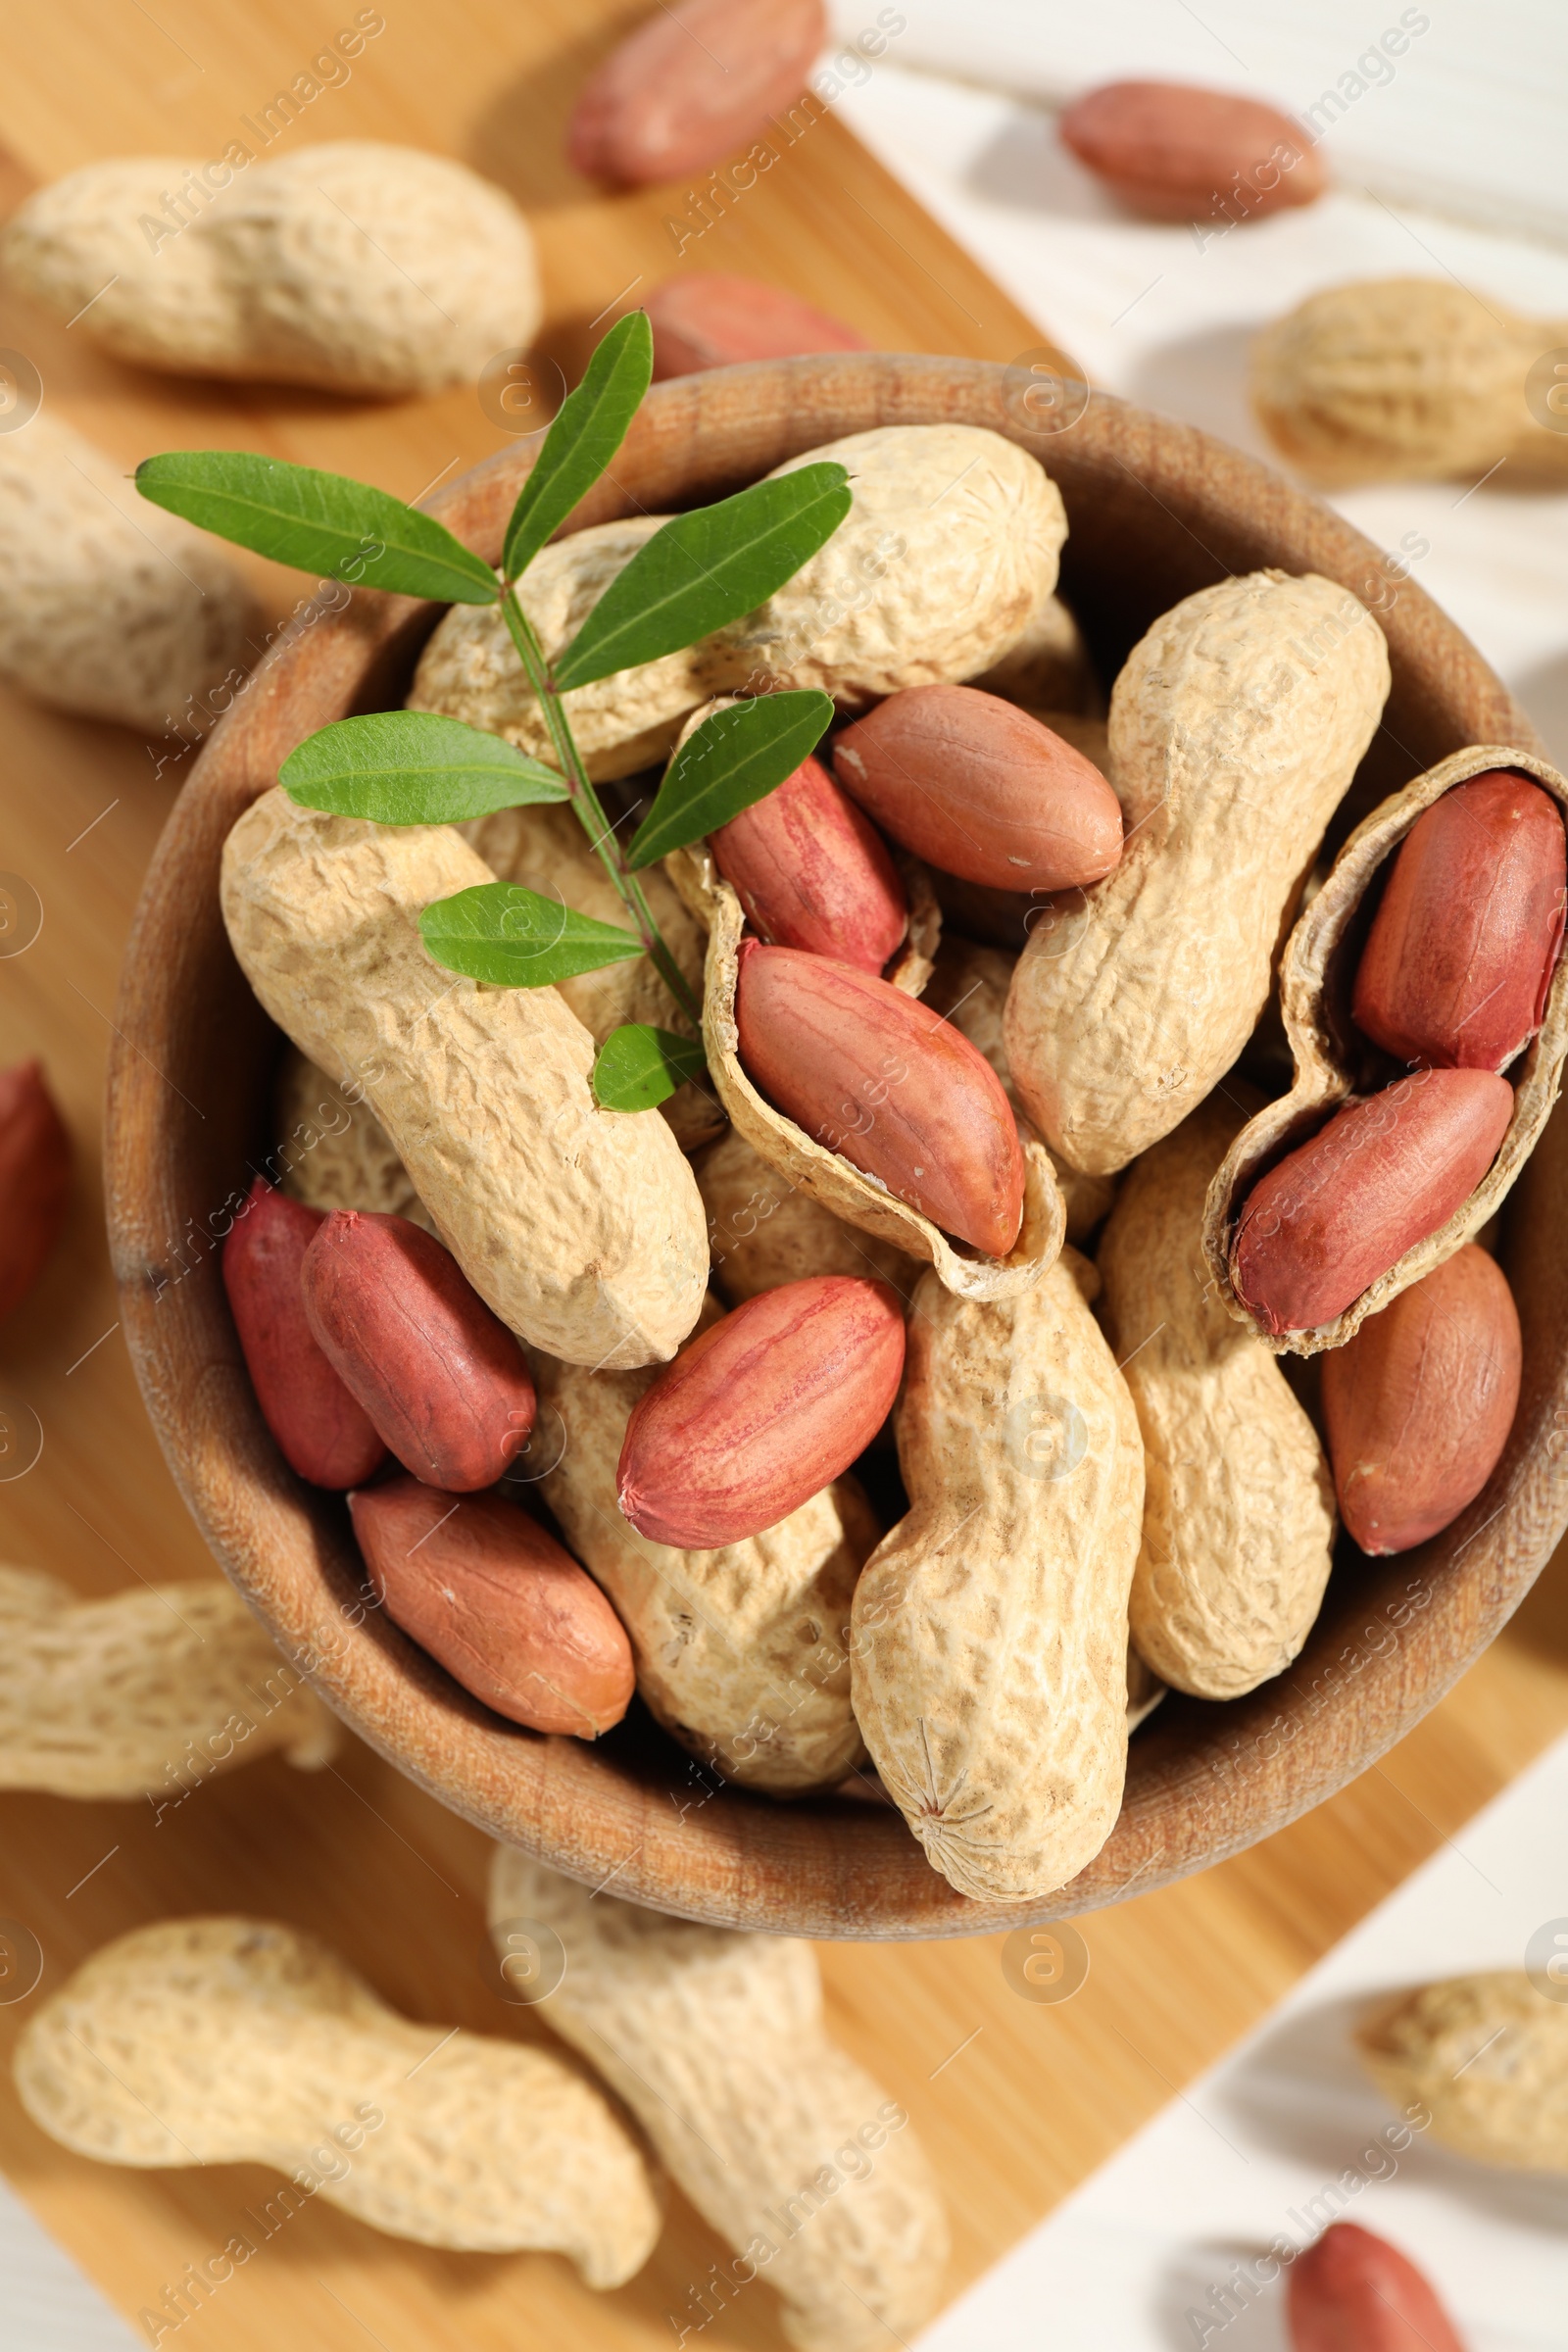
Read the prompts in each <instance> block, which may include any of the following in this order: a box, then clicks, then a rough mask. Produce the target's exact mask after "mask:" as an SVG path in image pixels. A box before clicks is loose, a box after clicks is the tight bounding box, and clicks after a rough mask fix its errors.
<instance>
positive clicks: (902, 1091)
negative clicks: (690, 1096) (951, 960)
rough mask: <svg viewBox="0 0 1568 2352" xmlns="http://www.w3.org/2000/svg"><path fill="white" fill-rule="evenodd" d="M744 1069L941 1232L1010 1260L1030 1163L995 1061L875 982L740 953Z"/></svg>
mask: <svg viewBox="0 0 1568 2352" xmlns="http://www.w3.org/2000/svg"><path fill="white" fill-rule="evenodd" d="M735 1025H736V1029H737V1031H738V1033H739V1039H740V1057H741V1062H742V1065H743V1066H744V1068H745V1069H746V1071H747V1073H748V1075H749V1076H750V1077H751V1078H752V1080H753V1081H754V1083H755V1084H756V1085H758V1086H759V1087H760V1089H761V1090H762V1092H763V1094H765V1095H766V1096H767V1097H768V1098H769V1099H770V1101H772V1102H773V1103H776V1104H777V1106H778V1108H779V1109H780V1110H782V1111H783V1112H784V1113H785V1114H786V1115H787V1116H788V1117H789V1118H792V1119H794V1120H795V1122H796V1123H797V1125H798V1126H801V1127H804V1128H805V1130H806V1132H807V1134H808V1135H809V1136H811V1137H812V1138H813V1139H814V1141H816V1142H817V1143H819V1144H824V1145H825V1146H826V1147H827V1148H828V1150H829V1151H832V1152H840V1153H841V1154H842V1155H843V1157H844V1158H845V1159H847V1160H849V1161H850V1163H851V1164H852V1166H854V1167H857V1168H859V1169H860V1170H861V1171H862V1173H863V1174H865V1175H868V1176H874V1177H876V1178H878V1179H879V1181H880V1182H881V1183H883V1184H885V1185H886V1186H887V1188H888V1190H889V1192H890V1193H893V1194H895V1195H896V1196H897V1198H898V1199H899V1200H901V1201H907V1203H908V1204H909V1206H910V1207H911V1208H917V1209H918V1210H919V1211H920V1213H921V1214H922V1216H926V1217H929V1218H930V1219H931V1222H932V1223H933V1224H934V1225H940V1226H941V1227H942V1229H943V1230H944V1232H947V1233H952V1234H956V1236H957V1237H958V1239H959V1240H960V1241H965V1242H968V1243H970V1244H971V1245H972V1247H973V1248H974V1249H976V1250H983V1251H985V1253H986V1254H987V1255H988V1256H991V1257H1005V1255H1006V1253H1007V1251H1008V1250H1010V1249H1011V1248H1012V1246H1013V1244H1014V1243H1015V1242H1016V1241H1017V1239H1018V1231H1019V1228H1020V1226H1021V1225H1022V1223H1023V1176H1024V1170H1023V1152H1022V1150H1021V1148H1020V1146H1019V1142H1018V1129H1017V1123H1016V1121H1015V1120H1014V1118H1013V1115H1012V1106H1011V1104H1010V1103H1008V1101H1007V1098H1006V1096H1005V1093H1004V1092H1003V1087H1002V1081H1001V1079H1000V1078H999V1077H998V1076H997V1074H996V1072H995V1070H994V1069H993V1068H992V1067H991V1064H990V1063H989V1062H988V1061H987V1060H986V1058H985V1055H984V1054H981V1053H979V1052H977V1051H976V1049H975V1048H974V1047H973V1046H971V1045H970V1043H969V1041H968V1039H967V1038H966V1037H964V1036H963V1035H961V1033H960V1032H959V1031H958V1030H956V1028H955V1027H954V1026H953V1023H952V1022H951V1021H945V1020H943V1018H942V1017H941V1015H940V1014H939V1013H935V1012H932V1011H931V1010H930V1009H929V1007H928V1006H926V1005H921V1004H920V1003H919V1002H918V1001H917V1000H916V999H915V998H913V997H908V996H906V995H905V994H904V992H903V991H902V990H901V989H897V988H894V987H893V986H892V985H891V984H890V983H889V982H888V981H886V980H876V979H873V978H872V976H871V975H870V973H869V972H858V971H855V970H854V969H853V968H852V967H851V966H850V965H849V964H847V963H834V962H831V961H830V960H829V958H828V957H827V956H807V955H804V954H802V953H801V951H800V950H799V949H796V948H764V947H760V946H759V945H758V944H757V942H756V941H755V940H746V941H743V942H742V945H741V952H740V969H739V973H738V976H737V980H736V989H735Z"/></svg>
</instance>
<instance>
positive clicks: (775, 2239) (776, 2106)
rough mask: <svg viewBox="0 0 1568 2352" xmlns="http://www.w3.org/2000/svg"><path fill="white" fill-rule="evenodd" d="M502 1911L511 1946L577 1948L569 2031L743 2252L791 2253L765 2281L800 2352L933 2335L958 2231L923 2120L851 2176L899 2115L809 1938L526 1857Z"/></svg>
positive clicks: (512, 1870)
mask: <svg viewBox="0 0 1568 2352" xmlns="http://www.w3.org/2000/svg"><path fill="white" fill-rule="evenodd" d="M489 1911H490V1923H491V1927H492V1929H493V1930H494V1931H496V1932H497V1935H498V1939H499V1936H500V1933H501V1931H503V1929H504V1927H505V1924H506V1923H507V1922H508V1921H510V1920H522V1919H525V1920H528V1921H530V1922H537V1923H539V1924H542V1925H544V1926H547V1927H549V1928H551V1929H553V1930H554V1932H555V1934H556V1935H557V1936H560V1938H561V1941H562V1944H563V1946H564V1951H565V1955H566V1974H565V1978H564V1982H563V1984H562V1986H561V1989H560V1991H559V1992H557V1993H556V1994H555V1995H553V1997H552V1998H551V2000H550V2002H549V2004H548V2007H547V2009H546V2011H545V2014H546V2016H547V2017H548V2019H549V2022H550V2024H551V2025H552V2026H553V2027H554V2029H555V2030H556V2032H557V2033H559V2034H561V2035H562V2036H563V2037H564V2039H565V2040H567V2041H569V2042H571V2043H572V2044H573V2045H574V2046H575V2047H576V2048H577V2049H579V2050H581V2052H582V2054H583V2056H584V2057H585V2058H587V2059H588V2060H589V2061H590V2062H591V2063H592V2065H594V2066H595V2067H597V2068H598V2069H599V2071H600V2072H601V2073H602V2074H603V2075H604V2077H605V2079H606V2081H607V2082H610V2084H611V2085H612V2087H613V2089H615V2090H617V2091H619V2093H620V2095H621V2097H622V2098H623V2099H624V2100H625V2102H626V2104H627V2106H628V2107H629V2108H630V2109H631V2110H632V2112H633V2114H634V2115H635V2116H636V2117H637V2119H638V2121H639V2122H640V2123H641V2124H642V2126H643V2129H644V2130H645V2131H647V2133H648V2136H649V2138H650V2139H651V2140H652V2141H653V2143H654V2146H655V2148H656V2149H657V2150H658V2152H659V2154H660V2155H661V2156H662V2158H663V2160H664V2162H665V2164H666V2165H667V2166H668V2168H669V2170H670V2172H671V2174H672V2175H673V2176H674V2178H675V2180H677V2181H678V2182H679V2183H680V2185H681V2187H682V2188H683V2189H684V2190H685V2192H686V2194H687V2196H688V2197H690V2199H691V2201H692V2203H693V2204H694V2205H695V2206H696V2207H697V2209H698V2211H699V2212H700V2213H701V2214H702V2215H703V2216H704V2218H705V2219H706V2220H707V2221H708V2222H710V2223H711V2226H712V2227H713V2229H716V2230H717V2231H718V2233H719V2235H720V2236H721V2237H722V2238H723V2239H724V2240H725V2242H726V2243H727V2244H728V2245H730V2246H732V2247H734V2248H735V2249H736V2250H737V2251H738V2252H744V2251H745V2250H746V2249H747V2247H748V2246H754V2245H755V2241H756V2240H757V2239H759V2238H760V2239H761V2240H762V2241H763V2242H764V2244H766V2245H769V2246H771V2247H773V2248H774V2249H775V2250H774V2251H773V2253H772V2254H771V2256H770V2257H769V2258H768V2259H767V2260H766V2261H765V2262H761V2263H760V2264H759V2268H758V2274H757V2275H758V2276H760V2278H764V2279H765V2280H766V2281H767V2283H768V2285H770V2286H772V2287H774V2288H776V2290H777V2291H778V2293H779V2295H780V2296H781V2297H782V2298H783V2303H784V2311H783V2324H784V2332H785V2334H786V2336H787V2337H788V2338H789V2341H790V2342H791V2343H792V2344H794V2345H796V2346H797V2347H799V2352H884V2347H885V2346H886V2345H887V2343H888V2342H889V2341H890V2340H892V2339H896V2340H900V2341H902V2340H903V2339H904V2338H905V2337H906V2336H907V2335H909V2334H912V2333H913V2332H914V2330H915V2329H916V2328H917V2327H919V2325H920V2323H921V2322H922V2321H923V2320H925V2319H926V2318H928V2317H929V2316H930V2312H931V2309H932V2306H933V2304H934V2303H935V2301H936V2298H937V2294H938V2291H939V2289H940V2287H941V2283H942V2276H943V2272H944V2270H945V2268H946V2265H947V2258H948V2228H947V2217H946V2215H945V2214H944V2212H943V2209H942V2205H941V2201H940V2199H939V2197H938V2194H937V2190H936V2186H935V2183H934V2182H933V2180H932V2178H931V2173H930V2168H929V2166H928V2165H927V2163H926V2159H925V2153H924V2151H923V2149H922V2148H921V2146H920V2143H919V2141H918V2140H917V2139H916V2137H915V2135H914V2131H913V2128H912V2127H911V2126H910V2125H909V2124H908V2123H907V2122H905V2123H904V2124H903V2125H902V2126H900V2127H899V2128H897V2129H894V2130H891V2131H888V2132H887V2136H886V2138H885V2139H884V2140H883V2141H882V2144H881V2145H880V2146H878V2147H877V2148H876V2150H875V2152H874V2153H866V2154H865V2155H864V2158H863V2161H864V2163H865V2164H866V2165H867V2166H868V2167H869V2170H868V2171H867V2172H866V2173H865V2175H864V2177H862V2178H858V2179H857V2178H855V2177H853V2175H852V2174H851V2172H850V2171H849V2170H848V2169H847V2168H845V2167H844V2166H843V2165H841V2164H837V2163H835V2155H836V2153H837V2152H839V2151H842V2150H844V2149H845V2148H846V2147H848V2146H850V2145H851V2144H853V2143H854V2142H855V2140H856V2137H857V2134H858V2132H859V2131H861V2130H862V2129H867V2130H872V2129H874V2128H876V2127H877V2126H878V2124H879V2119H880V2121H881V2122H882V2123H883V2125H884V2126H885V2123H886V2115H887V2110H888V2108H889V2107H891V2106H892V2105H893V2104H894V2103H893V2102H892V2101H890V2100H889V2098H888V2095H887V2093H886V2092H885V2091H884V2090H883V2088H882V2086H881V2085H880V2084H879V2083H877V2082H873V2081H872V2079H871V2077H870V2076H869V2075H867V2074H866V2073H865V2072H864V2071H863V2069H862V2068H860V2067H858V2066H857V2064H856V2063H855V2061H854V2060H853V2059H852V2058H850V2057H849V2056H847V2055H846V2053H845V2052H844V2051H843V2050H841V2049H839V2048H838V2047H837V2045H836V2044H835V2043H833V2042H831V2041H830V2040H829V2039H828V2037H827V2035H826V2034H825V2033H824V2032H823V2028H822V1987H821V1980H820V1977H819V1975H818V1973H817V1964H816V1957H815V1954H814V1953H813V1952H812V1950H811V1947H810V1945H809V1943H805V1942H802V1941H800V1940H798V1939H797V1938H795V1937H793V1936H751V1935H736V1934H733V1933H731V1932H729V1931H727V1930H725V1929H722V1928H705V1927H694V1926H691V1925H689V1924H688V1923H687V1922H685V1921H683V1920H677V1919H665V1918H662V1917H661V1916H660V1915H659V1914H658V1913H657V1912H653V1911H646V1910H643V1909H640V1908H639V1907H637V1906H636V1905H634V1904H631V1903H624V1902H619V1901H617V1900H616V1898H615V1897H614V1896H613V1894H604V1893H600V1894H597V1895H594V1894H590V1892H589V1889H588V1888H587V1887H579V1886H577V1885H576V1884H575V1883H574V1882H573V1881H571V1880H569V1879H564V1878H562V1877H560V1876H559V1875H558V1874H557V1873H556V1872H554V1871H551V1870H547V1869H546V1868H545V1866H544V1865H543V1864H542V1863H539V1862H535V1861H533V1860H531V1859H530V1858H529V1857H528V1856H526V1855H523V1854H519V1853H515V1852H512V1851H510V1850H508V1849H507V1848H506V1847H498V1848H497V1849H496V1854H495V1860H494V1864H493V1866H492V1871H491V1879H490V1901H489ZM898 2112H900V2113H902V2112H903V2111H902V2110H898ZM685 2118H691V2119H692V2126H695V2128H692V2127H691V2126H688V2124H687V2123H686V2122H685V2121H684V2120H683V2119H685ZM862 2146H863V2143H862ZM824 2174H826V2175H827V2176H828V2179H827V2180H825V2179H824ZM829 2180H830V2181H831V2185H829ZM813 2184H814V2185H813Z"/></svg>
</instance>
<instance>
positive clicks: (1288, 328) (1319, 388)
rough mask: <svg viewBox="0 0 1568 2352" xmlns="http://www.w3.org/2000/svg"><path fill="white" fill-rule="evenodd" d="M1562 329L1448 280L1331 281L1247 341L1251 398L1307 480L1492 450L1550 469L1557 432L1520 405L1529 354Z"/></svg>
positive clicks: (1493, 454) (1438, 465) (1558, 463)
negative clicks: (1252, 341) (1336, 283)
mask: <svg viewBox="0 0 1568 2352" xmlns="http://www.w3.org/2000/svg"><path fill="white" fill-rule="evenodd" d="M1565 335H1568V326H1565V325H1564V324H1563V323H1562V321H1560V320H1558V321H1552V320H1543V321H1541V322H1540V323H1539V324H1538V323H1537V322H1536V321H1535V320H1533V319H1522V318H1520V317H1519V316H1518V314H1517V313H1516V312H1511V311H1509V310H1508V309H1507V308H1506V306H1505V305H1504V304H1502V303H1499V302H1495V301H1493V300H1490V299H1489V300H1487V301H1483V300H1482V298H1481V296H1480V295H1479V294H1473V293H1471V292H1470V290H1469V289H1468V288H1467V287H1465V286H1461V285H1459V284H1457V283H1455V282H1453V281H1451V280H1450V279H1447V278H1422V277H1396V278H1379V279H1373V280H1369V281H1366V282H1363V283H1356V284H1351V285H1346V286H1331V287H1329V288H1328V289H1327V290H1326V291H1325V292H1323V293H1321V294H1314V295H1312V296H1311V297H1310V298H1309V299H1308V300H1307V301H1305V302H1303V303H1301V304H1300V305H1299V308H1298V309H1296V310H1294V311H1292V312H1291V313H1290V314H1289V315H1288V316H1287V317H1286V318H1284V319H1277V320H1276V321H1275V323H1274V324H1273V325H1272V326H1269V327H1267V328H1265V329H1264V331H1263V333H1262V334H1261V335H1260V336H1259V337H1258V339H1257V341H1256V343H1255V344H1254V345H1253V347H1252V405H1253V406H1254V408H1255V409H1256V411H1257V414H1258V417H1259V418H1260V419H1261V421H1262V424H1263V426H1264V429H1265V430H1266V431H1267V432H1268V434H1269V436H1270V438H1271V439H1272V440H1273V442H1274V444H1275V446H1276V447H1277V448H1278V449H1280V450H1281V451H1282V452H1283V453H1284V455H1285V456H1286V457H1287V458H1289V459H1290V460H1291V462H1292V464H1293V465H1296V466H1299V467H1300V469H1301V471H1302V472H1303V473H1305V474H1308V475H1310V477H1311V478H1312V480H1313V481H1316V482H1324V483H1337V484H1348V483H1351V482H1372V481H1377V482H1388V481H1421V480H1426V479H1431V478H1432V477H1433V476H1434V475H1439V476H1441V475H1444V474H1470V475H1472V476H1473V475H1475V474H1479V473H1484V472H1485V471H1486V469H1487V468H1488V466H1494V465H1495V464H1496V463H1497V461H1498V460H1499V459H1500V458H1503V457H1509V456H1511V457H1512V458H1513V459H1514V460H1515V461H1516V466H1515V468H1514V469H1515V470H1516V469H1517V466H1519V465H1523V466H1526V467H1529V466H1536V467H1539V468H1540V469H1541V470H1542V471H1543V472H1545V473H1549V474H1556V475H1558V476H1560V475H1561V474H1562V473H1563V472H1564V471H1565V470H1568V439H1565V437H1564V436H1563V435H1562V434H1561V433H1555V432H1547V431H1545V430H1544V428H1543V427H1542V426H1541V425H1539V424H1538V423H1537V422H1536V421H1535V419H1534V418H1533V417H1532V416H1531V414H1530V411H1529V409H1528V408H1527V407H1526V405H1525V398H1524V381H1525V376H1526V374H1527V373H1528V372H1529V369H1530V368H1531V365H1532V363H1533V362H1534V361H1535V360H1536V359H1538V358H1539V357H1540V355H1541V354H1542V353H1543V352H1545V351H1549V350H1550V349H1551V348H1552V346H1553V344H1560V343H1561V342H1562V341H1563V339H1564V336H1565Z"/></svg>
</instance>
